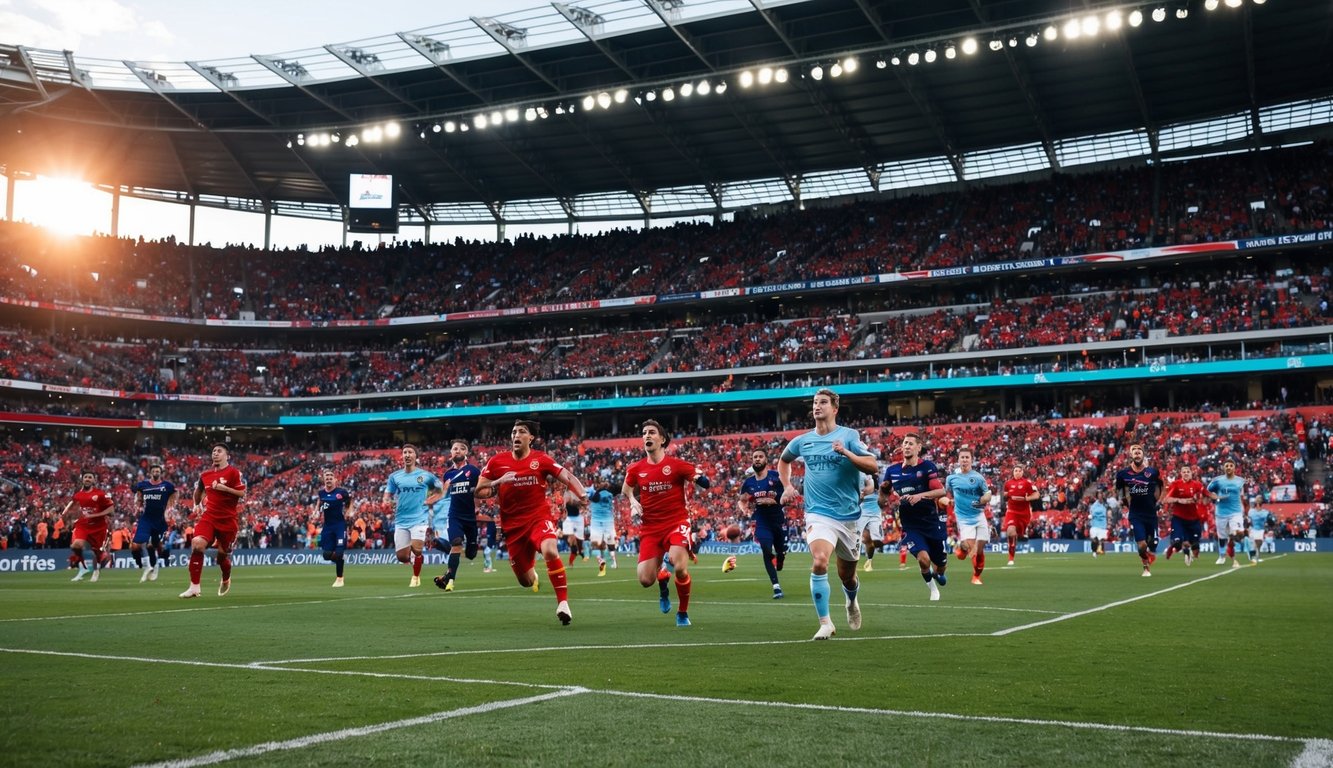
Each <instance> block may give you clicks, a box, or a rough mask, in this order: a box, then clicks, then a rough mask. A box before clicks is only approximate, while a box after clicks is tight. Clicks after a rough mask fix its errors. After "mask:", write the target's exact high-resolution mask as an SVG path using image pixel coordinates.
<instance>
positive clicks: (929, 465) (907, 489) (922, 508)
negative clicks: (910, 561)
mask: <svg viewBox="0 0 1333 768" xmlns="http://www.w3.org/2000/svg"><path fill="white" fill-rule="evenodd" d="M922 447H923V442H922V440H921V435H919V434H917V433H916V432H909V433H907V434H906V435H904V436H903V445H902V454H903V460H902V461H900V462H898V463H896V464H890V465H889V466H888V467H886V468H885V470H884V480H883V482H882V483H881V484H880V486H879V505H880V506H881V507H888V506H889V502H890V501H892V499H893V497H894V496H897V498H898V525H899V526H900V528H901V529H902V541H903V542H904V543H906V545H907V551H908V552H910V553H911V554H912V555H913V556H914V557H915V558H916V562H917V565H919V566H921V578H922V579H924V580H925V582H926V585H927V586H928V587H930V599H931V600H939V599H940V587H942V586H944V585H945V584H946V583H948V578H947V577H946V576H945V575H944V570H945V568H947V567H948V565H949V558H948V556H947V555H946V554H945V540H946V539H948V537H949V514H948V512H946V511H944V510H942V509H940V506H939V503H938V501H939V499H940V497H941V496H943V495H944V494H945V489H944V481H943V479H942V478H941V477H940V471H939V469H938V468H937V467H936V466H935V464H934V463H933V462H931V461H929V460H928V459H923V458H921V449H922Z"/></svg>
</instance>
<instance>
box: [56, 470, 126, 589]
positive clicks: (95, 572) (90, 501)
mask: <svg viewBox="0 0 1333 768" xmlns="http://www.w3.org/2000/svg"><path fill="white" fill-rule="evenodd" d="M96 484H97V475H96V473H94V472H92V471H87V472H84V473H83V474H82V475H80V476H79V485H80V487H79V490H78V491H76V492H75V493H74V498H72V499H70V500H69V503H67V504H66V505H65V508H64V509H63V510H61V511H60V516H61V517H62V518H63V517H65V515H67V514H69V510H70V508H71V507H75V506H77V507H78V508H79V517H78V519H77V520H76V521H75V522H74V533H73V534H71V536H70V542H69V550H70V554H69V566H70V567H71V568H74V567H76V566H77V567H78V569H79V572H78V573H76V574H74V578H72V579H70V581H83V577H84V576H87V575H88V574H89V573H91V574H92V578H91V579H90V581H97V579H98V578H99V577H100V576H101V574H102V550H103V549H104V548H105V547H106V533H107V522H108V520H109V519H110V515H111V513H112V512H113V511H114V510H115V506H116V505H115V502H113V501H111V496H110V495H109V494H107V492H106V491H103V490H101V489H100V488H95V487H94V486H95V485H96ZM84 548H89V549H92V551H93V566H92V568H89V567H87V566H85V565H84V564H83V550H84Z"/></svg>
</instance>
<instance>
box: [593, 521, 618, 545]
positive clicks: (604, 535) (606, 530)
mask: <svg viewBox="0 0 1333 768" xmlns="http://www.w3.org/2000/svg"><path fill="white" fill-rule="evenodd" d="M588 539H589V540H590V541H600V542H602V543H605V544H611V543H614V542H615V540H616V527H615V525H614V524H610V523H608V524H605V525H603V524H601V523H593V524H592V527H591V528H590V529H589V531H588Z"/></svg>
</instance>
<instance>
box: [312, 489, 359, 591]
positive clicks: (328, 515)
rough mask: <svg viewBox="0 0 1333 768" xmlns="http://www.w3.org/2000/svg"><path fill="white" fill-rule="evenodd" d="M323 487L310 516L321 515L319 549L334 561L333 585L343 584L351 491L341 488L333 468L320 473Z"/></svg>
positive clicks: (319, 491) (324, 555)
mask: <svg viewBox="0 0 1333 768" xmlns="http://www.w3.org/2000/svg"><path fill="white" fill-rule="evenodd" d="M320 479H321V480H323V483H324V486H323V487H322V488H320V489H319V490H318V491H316V492H315V507H314V509H313V510H312V511H311V515H318V516H319V518H320V526H321V527H320V530H319V549H320V551H321V552H322V553H323V557H324V559H325V560H328V561H329V562H331V563H333V573H334V579H333V586H335V587H341V586H342V585H343V566H344V565H345V558H344V556H343V555H344V553H345V552H346V551H347V517H346V511H347V503H348V501H349V500H350V498H351V494H349V493H348V492H347V490H346V489H344V488H339V487H338V478H337V476H336V475H334V474H333V470H332V469H325V470H324V471H323V472H322V473H321V474H320Z"/></svg>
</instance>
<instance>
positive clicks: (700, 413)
mask: <svg viewBox="0 0 1333 768" xmlns="http://www.w3.org/2000/svg"><path fill="white" fill-rule="evenodd" d="M694 428H695V429H697V430H699V431H700V432H702V431H703V429H704V409H702V408H700V409H698V410H696V411H695V412H694Z"/></svg>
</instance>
